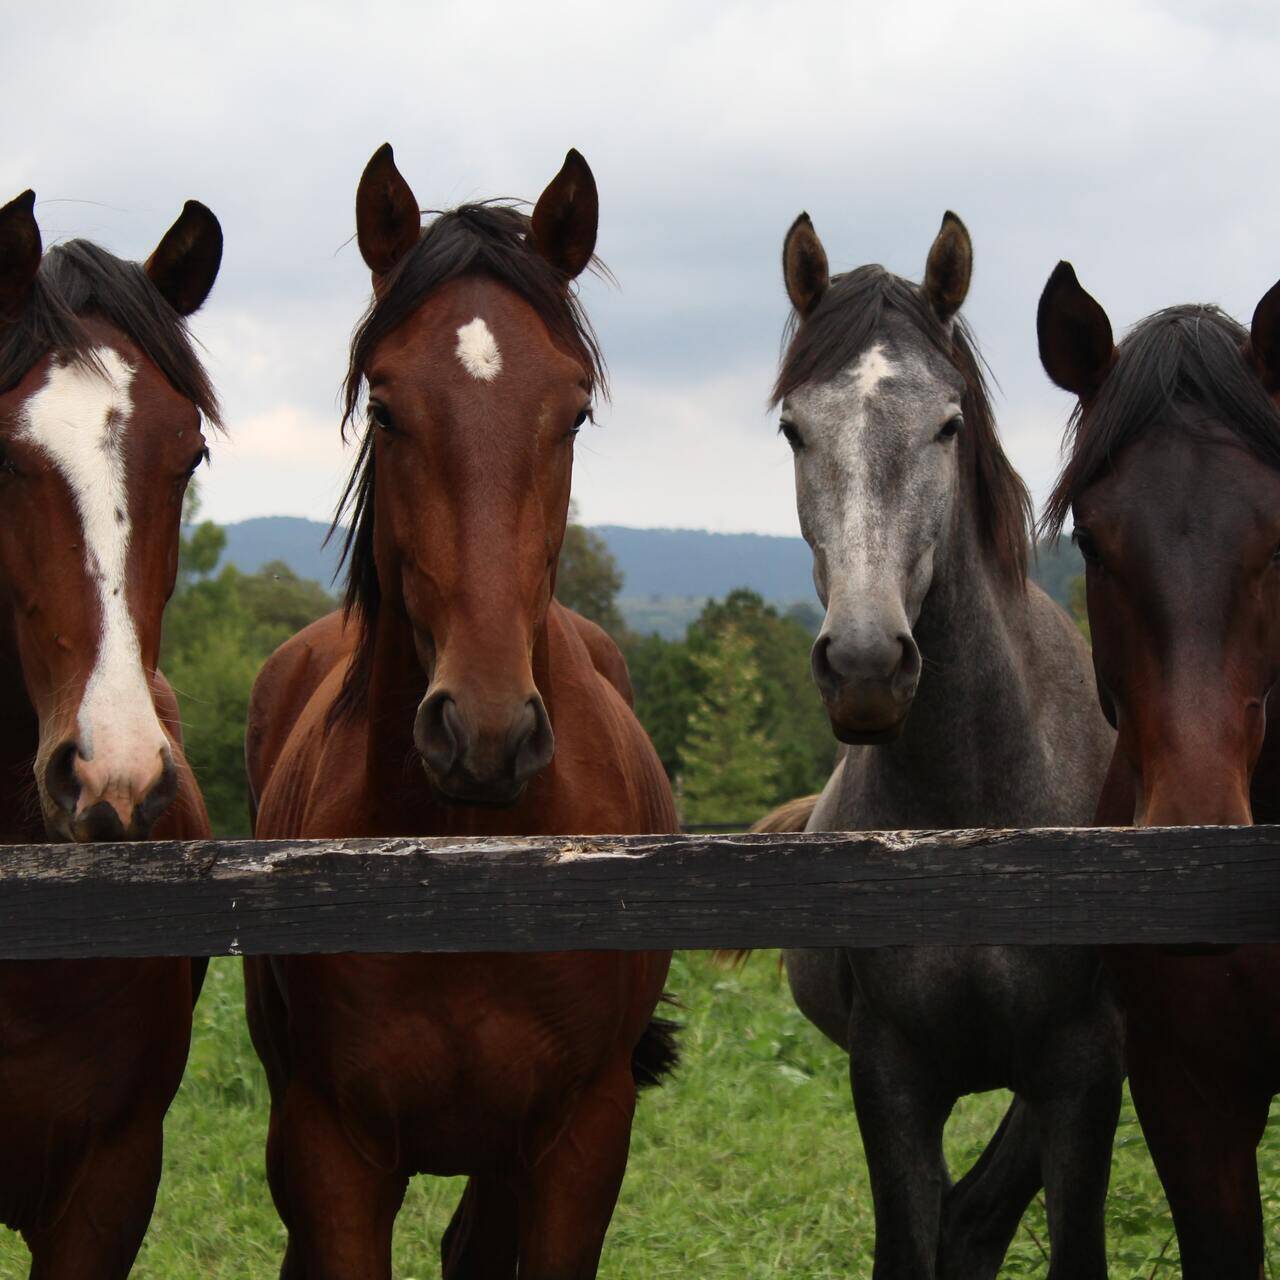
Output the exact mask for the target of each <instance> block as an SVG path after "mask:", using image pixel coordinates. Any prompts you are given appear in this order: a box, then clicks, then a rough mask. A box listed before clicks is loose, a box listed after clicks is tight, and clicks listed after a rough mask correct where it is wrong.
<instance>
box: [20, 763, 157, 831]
mask: <svg viewBox="0 0 1280 1280" xmlns="http://www.w3.org/2000/svg"><path fill="white" fill-rule="evenodd" d="M45 790H46V792H47V793H48V795H49V798H50V800H52V802H53V803H54V805H55V806H56V807H57V809H58V811H59V814H60V816H61V817H62V819H63V820H64V823H65V825H66V828H67V832H66V833H64V834H70V835H71V836H72V837H73V838H74V839H76V840H143V839H146V837H147V836H148V835H149V834H150V832H151V828H152V827H153V826H154V825H155V822H156V820H157V819H158V818H160V817H161V816H162V815H163V814H164V813H165V812H166V811H167V810H168V808H169V806H170V805H171V804H172V803H173V801H174V798H175V796H176V795H177V773H176V771H175V769H174V767H173V758H172V756H171V755H170V753H169V750H168V748H167V747H165V748H162V749H161V750H159V751H157V752H156V753H155V754H154V755H153V756H151V757H150V758H149V759H140V760H137V761H121V760H108V759H105V758H103V759H87V758H86V757H84V756H82V755H81V754H80V747H79V744H78V743H76V742H64V743H63V744H62V746H60V747H59V748H58V749H57V751H55V752H54V753H53V756H52V757H51V758H50V760H49V765H48V768H47V769H46V770H45Z"/></svg>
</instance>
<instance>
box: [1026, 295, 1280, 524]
mask: <svg viewBox="0 0 1280 1280" xmlns="http://www.w3.org/2000/svg"><path fill="white" fill-rule="evenodd" d="M1248 341H1249V334H1248V332H1247V331H1246V330H1245V328H1244V326H1243V325H1240V324H1238V323H1237V322H1236V321H1235V320H1233V319H1232V318H1231V317H1230V316H1229V315H1227V314H1226V313H1225V312H1223V311H1221V310H1219V308H1217V307H1212V306H1197V305H1194V304H1190V305H1184V306H1179V307H1168V308H1166V309H1165V310H1163V311H1157V312H1155V314H1153V315H1150V316H1148V317H1147V318H1146V319H1145V320H1140V321H1139V322H1138V323H1137V324H1136V325H1134V327H1133V328H1132V329H1131V330H1130V331H1129V333H1128V335H1127V336H1126V337H1125V339H1124V341H1122V342H1121V343H1120V346H1119V347H1118V348H1117V353H1116V361H1115V364H1114V365H1113V366H1112V368H1111V371H1110V372H1109V373H1108V374H1107V377H1106V380H1105V381H1104V382H1103V384H1102V387H1101V388H1100V390H1099V391H1098V394H1097V395H1096V396H1095V397H1094V399H1093V400H1092V402H1091V403H1090V405H1089V409H1088V412H1085V410H1084V407H1083V406H1082V405H1080V404H1077V405H1076V407H1075V409H1074V410H1072V413H1071V417H1070V419H1069V420H1068V422H1067V431H1066V437H1065V441H1064V444H1066V445H1069V447H1070V455H1069V457H1068V458H1067V462H1066V465H1065V466H1064V467H1063V469H1062V474H1061V475H1060V476H1059V477H1058V482H1057V484H1055V485H1054V487H1053V492H1052V493H1051V494H1050V495H1049V501H1048V503H1047V505H1046V507H1045V512H1044V516H1043V517H1042V518H1041V521H1040V530H1041V532H1042V533H1043V534H1045V535H1046V536H1050V537H1056V536H1058V535H1059V534H1060V533H1061V532H1062V526H1063V524H1064V523H1065V522H1066V519H1067V515H1068V513H1069V512H1070V510H1071V504H1072V503H1073V502H1075V500H1076V499H1077V498H1078V497H1079V496H1080V494H1081V493H1082V492H1083V491H1084V490H1085V489H1087V488H1088V487H1089V485H1091V484H1092V483H1093V482H1094V480H1096V479H1097V477H1098V476H1099V475H1100V474H1101V473H1102V472H1103V471H1105V470H1106V469H1107V468H1108V467H1109V466H1110V464H1111V460H1112V458H1113V457H1114V456H1115V455H1116V454H1117V453H1118V452H1119V451H1120V450H1121V449H1123V448H1124V447H1125V445H1127V444H1131V443H1132V442H1133V441H1134V440H1136V439H1137V438H1138V437H1139V436H1141V435H1142V434H1143V433H1144V432H1146V431H1148V430H1149V429H1150V428H1151V427H1153V426H1155V425H1156V424H1157V422H1168V423H1170V424H1171V425H1173V426H1176V427H1180V428H1184V429H1187V428H1189V429H1191V430H1195V429H1197V428H1202V427H1203V426H1204V425H1205V423H1206V422H1207V421H1215V422H1219V423H1221V424H1222V425H1223V426H1225V427H1226V428H1227V429H1228V430H1230V431H1231V432H1233V433H1234V434H1235V435H1236V436H1237V437H1238V438H1239V440H1240V442H1241V443H1242V444H1243V445H1244V446H1245V447H1246V448H1247V449H1249V450H1250V451H1251V452H1252V453H1254V454H1256V455H1257V456H1258V457H1259V458H1260V459H1261V460H1262V461H1263V462H1265V463H1267V464H1268V465H1269V466H1272V467H1276V468H1278V469H1280V410H1278V409H1277V408H1276V406H1275V405H1274V404H1273V403H1272V400H1271V397H1270V396H1269V395H1267V393H1266V390H1265V389H1264V388H1263V385H1262V382H1261V380H1260V379H1259V378H1258V375H1257V373H1255V372H1254V370H1253V369H1252V368H1251V367H1250V365H1249V363H1248V360H1247V357H1246V354H1245V352H1246V350H1247V345H1248Z"/></svg>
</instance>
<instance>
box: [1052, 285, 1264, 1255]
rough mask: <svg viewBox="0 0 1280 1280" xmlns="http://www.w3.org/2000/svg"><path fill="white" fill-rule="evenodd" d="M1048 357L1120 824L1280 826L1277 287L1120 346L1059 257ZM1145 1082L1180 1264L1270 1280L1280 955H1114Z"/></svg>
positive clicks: (1062, 515) (1136, 1072)
mask: <svg viewBox="0 0 1280 1280" xmlns="http://www.w3.org/2000/svg"><path fill="white" fill-rule="evenodd" d="M1038 323H1039V332H1040V356H1041V360H1042V361H1043V363H1044V366H1045V369H1046V370H1047V371H1048V373H1049V376H1050V377H1051V378H1052V379H1053V380H1054V381H1055V382H1056V383H1057V384H1058V385H1059V386H1061V387H1063V388H1065V389H1066V390H1068V391H1070V392H1072V393H1073V394H1074V395H1076V396H1077V397H1078V398H1079V402H1080V403H1079V407H1078V408H1077V410H1076V413H1075V415H1074V417H1073V419H1072V427H1071V432H1072V450H1071V456H1070V459H1069V461H1068V463H1067V465H1066V468H1065V470H1064V472H1063V474H1062V477H1061V479H1060V480H1059V481H1058V485H1057V487H1056V489H1055V490H1054V492H1053V495H1052V497H1051V499H1050V502H1049V506H1048V509H1047V512H1046V516H1045V521H1044V525H1045V527H1046V528H1047V529H1048V530H1050V531H1054V532H1056V531H1057V530H1059V529H1061V527H1062V524H1063V522H1064V521H1065V519H1066V517H1067V515H1068V514H1069V513H1071V514H1073V515H1074V519H1075V534H1074V538H1075V541H1076V543H1077V544H1078V545H1079V547H1080V550H1081V552H1082V553H1083V555H1084V559H1085V563H1086V578H1087V590H1088V604H1089V625H1090V628H1091V629H1092V632H1093V660H1094V669H1095V672H1096V674H1097V682H1098V695H1099V698H1100V700H1101V703H1102V707H1103V710H1104V711H1105V712H1106V715H1107V717H1108V719H1110V720H1111V722H1112V723H1113V724H1114V725H1115V726H1116V728H1117V729H1118V731H1119V733H1118V737H1117V742H1116V749H1115V755H1114V757H1113V759H1112V761H1111V768H1110V772H1109V774H1108V778H1107V784H1106V788H1105V790H1104V793H1103V797H1102V801H1101V803H1100V806H1099V810H1098V821H1099V822H1100V823H1103V824H1107V825H1124V824H1127V823H1133V824H1134V825H1136V826H1176V825H1182V824H1214V823H1251V822H1253V821H1255V820H1257V821H1262V822H1276V821H1280V733H1277V731H1275V730H1274V728H1271V729H1270V730H1269V727H1268V724H1267V714H1266V710H1267V699H1268V696H1269V694H1270V692H1271V690H1272V688H1273V686H1274V685H1275V682H1276V676H1277V672H1278V670H1280V410H1278V409H1277V403H1276V397H1277V393H1278V392H1280V286H1276V287H1275V288H1273V289H1272V290H1271V291H1270V292H1269V293H1268V294H1267V295H1266V296H1265V297H1264V298H1263V299H1262V301H1261V302H1260V303H1259V304H1258V307H1257V310H1256V311H1255V312H1254V316H1253V324H1252V327H1251V330H1250V331H1246V330H1245V329H1243V328H1242V327H1241V326H1240V325H1238V324H1236V323H1235V322H1234V321H1233V320H1231V319H1229V318H1228V317H1227V316H1225V315H1224V314H1223V313H1222V312H1221V311H1218V310H1217V309H1216V308H1213V307H1203V306H1183V307H1173V308H1170V309H1169V310H1167V311H1161V312H1158V313H1157V314H1155V315H1153V316H1150V317H1148V318H1147V319H1146V320H1144V321H1142V322H1141V323H1140V324H1139V325H1138V326H1137V327H1136V328H1135V329H1134V330H1133V331H1132V332H1131V333H1130V334H1129V336H1128V337H1126V338H1125V340H1124V341H1123V342H1121V343H1120V344H1119V346H1117V345H1116V344H1115V342H1114V341H1113V338H1112V333H1111V324H1110V322H1109V321H1108V319H1107V316H1106V313H1105V312H1104V311H1103V309H1102V308H1101V307H1100V306H1099V305H1098V303H1097V302H1095V301H1094V299H1093V298H1091V297H1090V296H1089V295H1088V294H1087V293H1086V292H1085V291H1084V290H1083V289H1082V288H1081V287H1080V285H1079V283H1078V282H1077V280H1076V277H1075V273H1074V271H1072V269H1071V267H1070V266H1069V265H1068V264H1067V263H1060V264H1059V266H1058V268H1057V270H1056V271H1055V272H1054V273H1053V275H1052V276H1051V277H1050V279H1049V283H1048V285H1047V286H1046V287H1045V291H1044V294H1043V296H1042V298H1041V300H1040V311H1039V318H1038ZM1111 968H1112V971H1113V974H1114V977H1115V981H1116V986H1117V990H1118V993H1119V995H1120V997H1121V1000H1122V1002H1123V1005H1124V1008H1125V1017H1126V1028H1127V1053H1128V1066H1129V1079H1130V1085H1131V1088H1132V1091H1133V1099H1134V1103H1135V1105H1136V1107H1137V1110H1138V1115H1139V1118H1140V1119H1141V1121H1142V1128H1143V1132H1144V1133H1145V1134H1146V1138H1147V1142H1148V1144H1149V1146H1150V1148H1151V1154H1152V1156H1153V1158H1154V1160H1155V1163H1156V1168H1157V1169H1158V1170H1159V1173H1160V1178H1161V1181H1162V1182H1163V1183H1164V1188H1165V1192H1166V1193H1167V1195H1168V1197H1169V1205H1170V1207H1171V1209H1172V1210H1173V1218H1174V1224H1175V1226H1176V1227H1177V1232H1178V1242H1179V1245H1180V1248H1181V1253H1182V1268H1183V1274H1184V1275H1186V1276H1188V1277H1210V1276H1212V1277H1216V1278H1217V1280H1234V1278H1235V1277H1239V1278H1240V1280H1245V1278H1246V1277H1247V1280H1257V1277H1258V1276H1259V1275H1260V1274H1261V1270H1262V1266H1263V1226H1262V1210H1261V1204H1260V1199H1259V1192H1258V1170H1257V1160H1256V1154H1255V1149H1256V1147H1257V1144H1258V1140H1259V1139H1260V1138H1261V1136H1262V1132H1263V1129H1264V1128H1265V1126H1266V1123H1267V1112H1268V1109H1269V1106H1270V1102H1271V1098H1272V1096H1273V1095H1274V1094H1275V1093H1276V1092H1277V1090H1278V1089H1280V1001H1278V1000H1277V995H1276V993H1277V991H1280V948H1276V947H1241V948H1239V949H1238V950H1234V951H1231V952H1229V953H1228V954H1219V955H1177V954H1169V953H1167V952H1163V951H1160V950H1157V949H1154V948H1144V947H1134V948H1125V949H1118V950H1117V951H1115V952H1114V953H1113V954H1112V956H1111Z"/></svg>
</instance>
